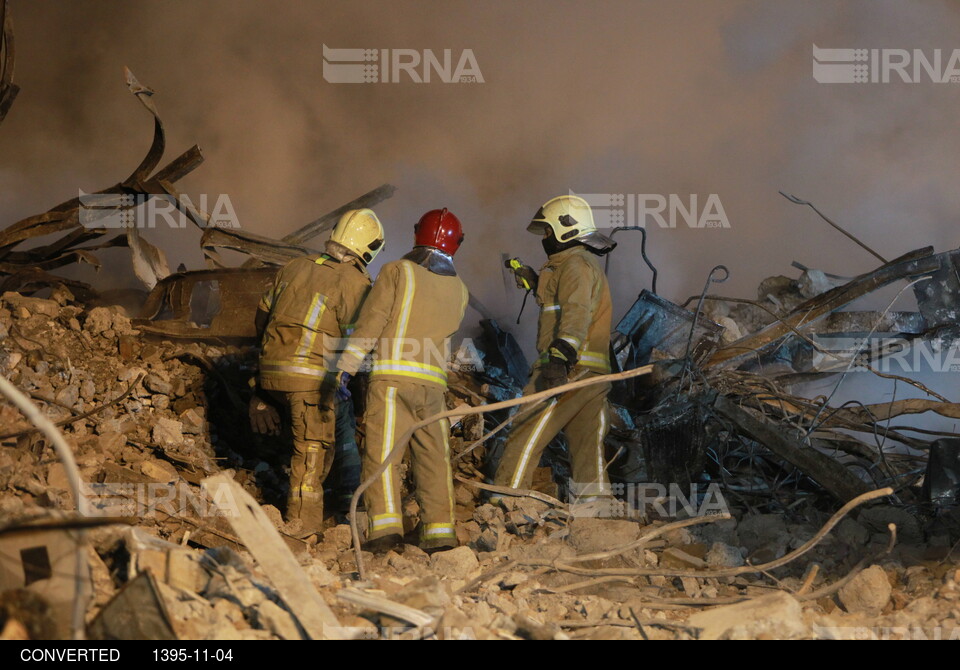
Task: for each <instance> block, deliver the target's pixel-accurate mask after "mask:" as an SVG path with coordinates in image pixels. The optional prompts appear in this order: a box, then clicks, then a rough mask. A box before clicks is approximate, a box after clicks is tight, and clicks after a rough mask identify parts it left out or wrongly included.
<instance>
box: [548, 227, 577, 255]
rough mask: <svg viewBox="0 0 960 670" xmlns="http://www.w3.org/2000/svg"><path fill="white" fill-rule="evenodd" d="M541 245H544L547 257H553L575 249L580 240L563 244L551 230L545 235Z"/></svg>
mask: <svg viewBox="0 0 960 670" xmlns="http://www.w3.org/2000/svg"><path fill="white" fill-rule="evenodd" d="M541 244H542V245H543V250H544V252H546V254H547V256H553V255H554V254H558V253H560V252H561V251H566V250H567V249H572V248H573V247H575V246H577V245H578V244H580V240H570V241H568V242H561V241H559V240H558V239H557V238H556V236H555V235H554V234H553V230H550V232H549V233H547V234H546V235H544V237H543V240H541Z"/></svg>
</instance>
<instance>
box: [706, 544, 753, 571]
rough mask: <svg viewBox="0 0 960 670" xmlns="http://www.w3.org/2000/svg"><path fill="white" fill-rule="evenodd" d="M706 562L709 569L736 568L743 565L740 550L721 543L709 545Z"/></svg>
mask: <svg viewBox="0 0 960 670" xmlns="http://www.w3.org/2000/svg"><path fill="white" fill-rule="evenodd" d="M706 562H707V565H708V566H710V567H711V568H738V567H740V566H741V565H743V564H744V561H743V554H742V553H740V550H739V549H738V548H737V547H731V546H730V545H729V544H724V543H723V542H714V543H713V544H712V545H710V551H708V552H707V555H706Z"/></svg>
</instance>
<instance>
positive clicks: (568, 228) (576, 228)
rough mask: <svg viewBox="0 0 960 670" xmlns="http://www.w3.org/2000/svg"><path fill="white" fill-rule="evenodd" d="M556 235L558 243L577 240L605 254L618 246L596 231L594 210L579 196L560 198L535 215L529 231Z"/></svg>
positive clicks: (548, 203) (549, 202) (554, 199)
mask: <svg viewBox="0 0 960 670" xmlns="http://www.w3.org/2000/svg"><path fill="white" fill-rule="evenodd" d="M548 229H549V230H552V231H553V236H554V237H555V238H556V239H557V242H560V243H561V244H562V243H565V242H571V241H573V240H576V241H578V242H582V243H583V244H585V245H587V246H588V247H591V248H593V249H596V250H597V251H600V252H602V253H606V252H607V251H611V250H612V249H613V248H614V247H615V246H617V243H616V242H614V241H613V240H611V239H610V238H609V237H607V236H606V235H603V234H601V233H600V232H599V231H597V224H596V223H594V221H593V210H591V209H590V205H589V204H588V203H587V201H586V200H584V199H583V198H581V197H579V196H576V195H561V196H557V197H556V198H553V199H552V200H548V201H547V202H546V203H544V205H543V207H541V208H540V209H539V210H537V213H536V214H534V215H533V221H531V222H530V225H529V226H527V230H528V231H530V232H531V233H537V234H538V235H544V234H546V232H547V230H548Z"/></svg>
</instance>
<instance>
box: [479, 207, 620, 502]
mask: <svg viewBox="0 0 960 670" xmlns="http://www.w3.org/2000/svg"><path fill="white" fill-rule="evenodd" d="M527 230H528V231H530V232H532V233H536V234H538V235H542V236H543V242H542V243H543V250H544V251H545V252H546V254H547V262H546V264H545V265H544V266H543V268H542V269H541V270H540V275H539V277H538V276H537V274H536V273H535V272H534V271H533V270H532V269H531V268H529V267H527V266H523V267H522V268H518V269H517V276H518V283H519V281H520V278H521V277H522V278H523V279H524V280H525V281H526V282H527V283H528V284H529V283H531V282H532V283H533V284H534V285H535V290H536V298H537V304H538V305H539V306H540V319H539V322H538V325H537V351H538V352H539V358H538V359H537V361H536V363H535V364H534V366H533V370H532V371H531V374H530V381H529V382H528V384H527V386H526V388H525V389H524V393H525V394H527V395H529V394H531V393H534V392H536V391H543V390H546V389H551V388H554V387H557V386H560V385H561V384H565V383H566V382H567V381H570V380H572V378H585V377H590V376H595V375H598V374H605V373H609V372H610V358H609V350H610V327H611V317H612V312H613V306H612V304H611V301H610V288H609V286H608V285H607V279H606V277H605V276H604V274H603V269H602V268H601V266H600V262H599V261H598V256H602V255H603V254H606V253H609V252H610V251H612V250H613V248H614V246H616V243H615V242H613V240H611V239H610V238H608V237H606V236H605V235H602V234H601V233H600V232H598V231H597V227H596V225H595V224H594V221H593V212H592V211H591V210H590V206H589V205H588V204H587V202H586V201H585V200H583V199H582V198H578V197H576V196H570V195H564V196H559V197H557V198H553V199H552V200H550V201H548V202H547V203H546V204H544V205H543V207H541V208H540V209H539V211H537V213H536V214H535V215H534V217H533V221H532V222H531V223H530V225H529V226H528V227H527ZM609 390H610V385H609V384H595V385H593V386H587V387H585V388H582V389H579V390H575V391H570V392H567V393H564V394H561V395H559V396H555V397H553V398H551V399H550V400H548V401H547V402H546V403H545V404H543V405H542V407H540V408H539V409H535V410H532V413H528V414H526V415H524V416H523V417H521V418H520V419H519V420H518V422H517V424H516V425H514V426H513V428H512V429H511V433H510V435H509V437H508V439H507V443H506V446H505V447H504V452H503V457H502V458H501V461H500V465H499V467H498V469H497V473H496V476H495V478H494V483H495V484H497V485H499V486H508V487H510V488H515V489H527V488H530V485H531V483H532V480H533V471H534V469H535V468H536V467H537V464H538V463H539V462H540V455H541V454H542V453H543V450H544V448H545V447H546V446H547V444H548V443H549V442H550V441H551V440H552V439H553V438H554V437H555V436H556V435H557V433H559V432H560V431H561V430H562V431H564V433H565V434H566V436H567V444H568V448H569V452H570V461H571V466H572V471H573V482H572V483H573V487H572V493H574V494H576V495H577V496H579V497H580V500H581V501H585V500H590V499H591V498H594V497H597V496H603V495H609V491H610V489H609V480H608V478H607V474H606V468H605V463H604V453H603V440H604V437H605V436H606V433H607V427H608V424H609V419H608V416H609V414H608V409H607V404H606V398H607V393H608V392H609ZM521 411H522V410H521ZM490 500H491V502H493V503H500V502H501V500H502V496H498V495H494V496H491V498H490Z"/></svg>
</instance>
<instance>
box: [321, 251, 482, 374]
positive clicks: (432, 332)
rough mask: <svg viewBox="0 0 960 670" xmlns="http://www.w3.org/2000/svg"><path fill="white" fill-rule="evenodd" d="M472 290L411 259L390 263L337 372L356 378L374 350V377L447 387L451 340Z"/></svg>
mask: <svg viewBox="0 0 960 670" xmlns="http://www.w3.org/2000/svg"><path fill="white" fill-rule="evenodd" d="M467 299H468V294H467V287H466V286H465V285H464V283H463V282H462V281H461V280H460V278H459V277H456V276H442V275H438V274H435V273H433V272H430V271H429V270H427V269H426V268H424V267H422V266H420V265H417V264H416V263H413V262H412V261H409V260H399V261H394V262H392V263H387V264H386V265H384V266H383V269H382V270H381V271H380V275H379V276H378V277H377V281H376V283H375V284H374V285H373V289H372V290H371V291H370V296H369V297H368V298H367V300H366V301H365V302H364V305H363V308H362V309H361V311H360V316H359V318H358V319H357V327H356V330H355V331H354V332H353V335H351V336H350V341H349V342H348V344H347V347H346V349H345V350H344V352H343V355H342V356H341V357H340V360H339V362H338V363H337V367H338V368H339V369H341V370H344V371H345V372H349V373H350V374H354V373H356V371H357V370H358V369H359V368H360V365H361V364H362V362H363V358H364V356H366V354H368V353H369V352H371V351H374V350H376V351H375V356H374V359H373V368H372V373H371V377H372V378H374V379H395V380H405V381H413V382H418V383H422V384H438V385H440V386H444V387H446V385H447V361H448V360H449V358H450V338H451V337H452V336H453V334H454V333H456V332H457V329H458V328H460V322H461V321H462V320H463V314H464V311H465V310H466V308H467Z"/></svg>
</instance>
